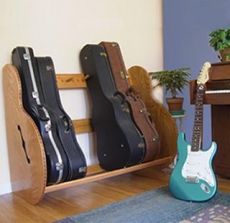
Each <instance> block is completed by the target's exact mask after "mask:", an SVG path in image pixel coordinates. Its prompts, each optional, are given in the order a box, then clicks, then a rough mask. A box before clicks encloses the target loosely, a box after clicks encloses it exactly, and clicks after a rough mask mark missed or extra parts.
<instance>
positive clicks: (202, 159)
mask: <svg viewBox="0 0 230 223" xmlns="http://www.w3.org/2000/svg"><path fill="white" fill-rule="evenodd" d="M187 150H188V155H187V158H186V160H185V163H184V166H183V168H182V176H183V177H184V178H185V179H187V178H191V177H194V178H198V179H200V180H204V181H205V182H207V183H208V184H209V186H211V187H213V186H215V177H214V176H213V174H212V170H211V169H210V168H211V167H210V157H212V154H213V153H214V151H215V144H212V146H211V148H210V149H209V150H207V151H203V150H199V151H196V152H194V151H191V145H188V146H187Z"/></svg>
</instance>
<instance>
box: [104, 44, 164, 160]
mask: <svg viewBox="0 0 230 223" xmlns="http://www.w3.org/2000/svg"><path fill="white" fill-rule="evenodd" d="M100 45H101V46H102V47H104V49H105V51H106V54H107V58H108V61H109V64H110V68H111V71H112V75H113V78H114V81H115V85H116V88H117V90H118V91H119V92H120V93H122V94H123V95H124V97H125V99H126V100H127V101H128V102H129V104H130V107H131V113H132V114H131V115H132V118H133V120H134V122H135V124H136V126H137V127H138V128H139V130H140V132H141V133H142V134H143V136H144V139H145V143H146V153H145V158H144V162H146V161H150V160H153V159H154V158H155V157H156V156H157V155H158V154H159V150H160V140H159V135H158V133H157V131H156V128H155V124H154V123H153V122H152V120H151V119H150V115H149V113H148V111H147V109H146V107H145V104H144V102H143V101H142V99H141V98H140V97H139V96H138V95H136V94H135V93H134V91H132V90H131V88H130V83H129V80H128V79H129V76H128V73H127V71H126V68H125V64H124V61H123V58H122V54H121V50H120V47H119V45H118V44H117V43H115V42H101V43H100Z"/></svg>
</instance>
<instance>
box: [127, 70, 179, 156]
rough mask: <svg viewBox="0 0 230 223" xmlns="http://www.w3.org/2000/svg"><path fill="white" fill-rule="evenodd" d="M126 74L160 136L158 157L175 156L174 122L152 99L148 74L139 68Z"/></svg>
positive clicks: (175, 133) (166, 111) (175, 136)
mask: <svg viewBox="0 0 230 223" xmlns="http://www.w3.org/2000/svg"><path fill="white" fill-rule="evenodd" d="M128 74H129V77H130V80H131V83H132V89H133V90H134V91H135V92H137V94H138V95H140V97H141V98H142V100H143V101H144V103H145V105H146V107H147V109H148V111H149V112H150V115H151V118H152V120H153V121H154V123H155V126H156V129H157V132H158V134H159V136H160V145H161V149H160V157H165V156H168V155H172V156H173V155H175V154H176V151H177V135H178V132H177V126H176V122H175V120H174V119H173V118H172V116H171V114H170V113H169V112H168V110H167V109H166V108H165V107H164V106H163V105H162V104H160V103H158V102H157V101H155V100H154V99H153V97H152V95H151V93H152V89H153V88H152V84H151V79H150V77H149V75H148V72H147V71H146V70H145V69H144V68H142V67H140V66H133V67H131V68H129V69H128Z"/></svg>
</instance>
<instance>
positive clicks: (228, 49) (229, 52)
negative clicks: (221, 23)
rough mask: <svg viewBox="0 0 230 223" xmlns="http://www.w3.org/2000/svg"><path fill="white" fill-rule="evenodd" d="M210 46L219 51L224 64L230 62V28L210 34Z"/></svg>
mask: <svg viewBox="0 0 230 223" xmlns="http://www.w3.org/2000/svg"><path fill="white" fill-rule="evenodd" d="M209 37H210V39H209V45H210V46H211V47H213V48H214V50H215V51H219V54H220V56H218V57H219V58H220V60H221V61H222V62H225V61H229V60H230V28H229V29H217V30H214V31H212V32H211V33H209Z"/></svg>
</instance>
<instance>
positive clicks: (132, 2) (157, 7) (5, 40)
mask: <svg viewBox="0 0 230 223" xmlns="http://www.w3.org/2000/svg"><path fill="white" fill-rule="evenodd" d="M0 9H1V12H0V67H1V68H2V67H3V65H4V64H6V63H10V56H11V51H12V49H13V48H14V47H16V46H31V47H32V48H33V49H34V53H35V55H36V56H51V57H52V58H53V60H54V64H55V68H56V72H57V73H61V72H65V73H68V72H69V73H74V72H75V73H76V72H80V64H79V52H80V49H81V48H82V47H83V46H84V45H85V44H87V43H94V44H97V43H99V42H100V41H102V40H104V41H116V42H118V43H119V45H120V47H121V50H122V53H123V57H124V60H125V63H126V67H127V68H128V67H130V66H132V65H141V66H143V67H145V68H146V69H147V70H149V71H154V70H160V69H162V0H97V1H94V0H81V1H80V0H66V1H64V0H62V1H61V0H39V1H37V0H36V1H35V0H20V1H15V0H0ZM0 74H1V76H2V73H1V72H0ZM1 78H2V77H1ZM1 80H2V79H1ZM0 89H2V81H0ZM85 97H86V92H83V90H75V91H68V92H61V98H62V101H63V105H64V107H65V110H66V111H67V113H69V115H70V116H71V118H73V119H76V118H85V117H89V116H90V112H89V111H88V110H89V109H88V104H87V103H85V101H84V98H85ZM0 125H1V128H0V138H1V147H0V194H4V193H7V192H10V191H11V188H10V179H9V167H8V156H7V145H6V130H5V119H4V105H3V92H2V90H1V91H0ZM91 137H92V136H91V135H90V134H89V135H88V134H82V135H78V136H77V138H78V141H79V143H80V145H81V147H82V148H83V151H84V153H85V155H86V157H87V163H92V162H94V161H95V160H96V158H95V154H94V153H93V152H90V151H93V150H91V149H92V148H91V147H92V145H91V144H92V140H91Z"/></svg>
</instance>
